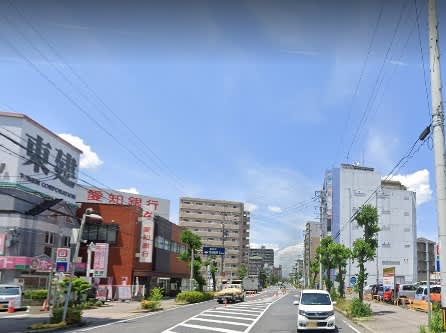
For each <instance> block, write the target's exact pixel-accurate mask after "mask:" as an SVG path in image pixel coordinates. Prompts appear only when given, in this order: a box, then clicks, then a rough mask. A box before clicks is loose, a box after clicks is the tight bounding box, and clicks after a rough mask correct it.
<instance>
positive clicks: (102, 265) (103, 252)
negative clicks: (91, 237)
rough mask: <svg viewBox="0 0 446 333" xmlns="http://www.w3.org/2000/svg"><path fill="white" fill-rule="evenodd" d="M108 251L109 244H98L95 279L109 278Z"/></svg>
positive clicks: (96, 246) (95, 254)
mask: <svg viewBox="0 0 446 333" xmlns="http://www.w3.org/2000/svg"><path fill="white" fill-rule="evenodd" d="M108 250H109V245H108V244H107V243H96V245H95V250H94V261H93V269H94V273H93V276H94V277H107V269H108Z"/></svg>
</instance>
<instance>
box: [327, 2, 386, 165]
mask: <svg viewBox="0 0 446 333" xmlns="http://www.w3.org/2000/svg"><path fill="white" fill-rule="evenodd" d="M385 3H386V1H382V2H381V8H380V10H379V13H378V17H377V19H376V23H375V27H374V29H373V32H372V38H371V39H370V43H369V46H368V48H367V54H366V56H365V59H364V62H363V63H362V67H361V73H360V74H359V79H358V82H357V83H356V87H355V90H354V93H353V95H352V98H351V100H350V106H349V108H348V113H347V121H346V122H345V126H344V129H343V130H342V131H341V138H340V141H339V145H338V149H337V153H336V156H338V154H339V150H340V149H341V147H342V145H343V144H344V135H345V133H346V132H347V130H348V125H349V123H350V117H351V113H352V111H353V103H354V101H355V99H356V97H357V95H358V93H359V87H360V86H361V83H362V79H363V77H364V73H365V69H366V68H367V64H368V61H369V57H370V54H371V53H372V47H373V44H374V43H375V37H376V33H377V31H378V28H379V26H380V22H381V19H382V14H383V10H384V5H385Z"/></svg>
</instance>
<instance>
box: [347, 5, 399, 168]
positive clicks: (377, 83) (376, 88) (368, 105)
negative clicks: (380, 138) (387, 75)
mask: <svg viewBox="0 0 446 333" xmlns="http://www.w3.org/2000/svg"><path fill="white" fill-rule="evenodd" d="M406 8H407V2H406V1H403V2H402V8H401V10H400V11H399V13H400V14H399V17H398V21H397V24H396V25H395V28H394V30H393V33H392V38H391V40H390V44H389V46H388V47H387V50H386V53H385V56H384V59H383V62H382V64H381V66H380V69H379V71H378V76H377V77H376V80H375V82H374V85H373V88H372V92H371V94H370V97H369V99H368V101H367V103H366V105H365V108H364V111H363V112H362V116H361V119H360V121H359V124H358V126H357V127H356V130H355V132H354V135H353V138H352V140H351V142H350V145H349V148H348V150H347V154H346V160H347V161H348V160H349V158H350V153H351V151H352V148H353V145H354V144H355V141H356V139H357V136H358V135H359V133H360V131H361V130H362V128H363V126H364V125H365V118H366V116H367V113H368V112H370V109H371V105H372V101H373V100H374V99H376V96H377V92H378V91H379V87H380V82H382V81H381V80H380V78H381V76H382V75H383V71H384V68H385V65H386V63H387V61H388V59H389V55H390V51H391V50H392V47H393V43H394V42H395V39H396V35H397V33H398V30H399V27H400V25H401V21H402V18H403V16H404V13H405V11H406Z"/></svg>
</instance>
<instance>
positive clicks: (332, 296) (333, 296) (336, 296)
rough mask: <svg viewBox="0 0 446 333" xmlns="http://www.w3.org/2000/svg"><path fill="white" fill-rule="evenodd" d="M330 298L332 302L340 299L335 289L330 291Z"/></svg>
mask: <svg viewBox="0 0 446 333" xmlns="http://www.w3.org/2000/svg"><path fill="white" fill-rule="evenodd" d="M330 297H331V300H332V301H336V300H337V299H338V298H339V295H338V293H337V292H336V289H335V288H332V290H331V291H330Z"/></svg>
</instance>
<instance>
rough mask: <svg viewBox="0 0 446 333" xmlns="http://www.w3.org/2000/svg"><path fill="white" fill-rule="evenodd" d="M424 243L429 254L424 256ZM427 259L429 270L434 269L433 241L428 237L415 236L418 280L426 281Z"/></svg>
mask: <svg viewBox="0 0 446 333" xmlns="http://www.w3.org/2000/svg"><path fill="white" fill-rule="evenodd" d="M426 244H427V251H428V253H429V255H428V256H427V258H426ZM428 260H429V271H430V273H431V274H432V273H433V272H434V271H435V242H434V241H431V240H429V239H426V238H423V237H419V238H417V275H418V281H427V269H426V268H427V261H428Z"/></svg>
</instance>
